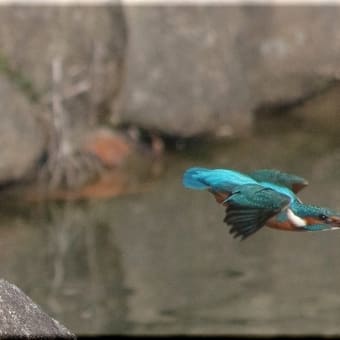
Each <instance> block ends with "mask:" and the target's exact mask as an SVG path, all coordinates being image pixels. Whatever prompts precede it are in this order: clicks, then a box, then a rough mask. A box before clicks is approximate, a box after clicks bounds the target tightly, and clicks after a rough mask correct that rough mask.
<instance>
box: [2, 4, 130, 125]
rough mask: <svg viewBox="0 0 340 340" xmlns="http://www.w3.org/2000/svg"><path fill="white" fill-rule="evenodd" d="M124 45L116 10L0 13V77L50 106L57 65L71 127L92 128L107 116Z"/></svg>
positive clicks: (66, 8) (49, 9)
mask: <svg viewBox="0 0 340 340" xmlns="http://www.w3.org/2000/svg"><path fill="white" fill-rule="evenodd" d="M125 42H126V35H125V21H124V15H123V12H122V7H121V6H120V5H119V4H116V5H113V6H104V5H103V6H54V5H53V6H1V8H0V46H1V50H0V72H1V71H2V73H3V72H7V74H9V75H11V76H12V77H11V79H12V81H13V82H18V80H19V81H21V83H22V82H23V83H24V84H21V86H18V88H19V90H21V91H22V92H23V93H24V94H26V95H27V96H28V97H30V98H31V99H33V100H35V101H38V102H39V103H42V104H46V105H47V106H50V102H51V92H52V91H53V86H54V84H53V79H52V64H53V62H54V61H55V60H59V61H60V62H61V66H62V72H61V90H60V92H61V95H62V96H63V98H64V102H63V105H64V109H65V112H67V117H66V120H67V121H68V124H69V125H71V126H72V127H74V126H77V127H78V126H79V125H88V124H94V123H96V122H97V121H98V120H101V119H104V118H105V117H104V118H103V116H105V115H108V114H109V113H110V110H111V105H112V101H113V99H114V98H115V97H116V95H117V93H118V90H119V88H120V84H121V74H122V63H123V57H124V53H125ZM1 66H2V67H1ZM19 85H20V84H19ZM23 85H24V86H23ZM40 114H41V115H44V114H45V110H44V111H43V112H40Z"/></svg>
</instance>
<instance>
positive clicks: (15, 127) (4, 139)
mask: <svg viewBox="0 0 340 340" xmlns="http://www.w3.org/2000/svg"><path fill="white" fill-rule="evenodd" d="M0 102H1V110H0V145H1V153H0V183H1V182H6V181H11V180H17V179H19V178H21V177H23V176H25V175H26V174H27V173H28V172H29V171H30V170H31V169H32V168H33V166H34V164H35V162H36V161H37V160H38V158H39V157H40V155H41V154H42V152H43V149H44V146H45V145H44V143H45V136H44V133H43V130H42V127H41V125H39V123H38V121H37V120H36V119H35V118H36V117H35V111H34V108H35V106H34V105H33V104H32V103H31V102H30V101H29V100H28V99H27V98H26V97H25V96H24V95H22V93H20V92H18V91H16V90H15V89H14V86H13V84H11V83H10V82H9V81H8V79H7V78H6V77H4V76H3V75H1V73H0Z"/></svg>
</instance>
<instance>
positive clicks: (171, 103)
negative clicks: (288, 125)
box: [121, 5, 340, 136]
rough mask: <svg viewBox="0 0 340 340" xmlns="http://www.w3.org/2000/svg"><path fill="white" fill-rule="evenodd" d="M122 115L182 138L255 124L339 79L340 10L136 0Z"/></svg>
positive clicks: (131, 16) (128, 12) (130, 9)
mask: <svg viewBox="0 0 340 340" xmlns="http://www.w3.org/2000/svg"><path fill="white" fill-rule="evenodd" d="M125 13H126V16H127V23H128V27H129V46H128V57H127V74H126V79H125V85H124V90H123V100H122V105H121V119H122V120H123V121H129V122H131V123H134V124H137V125H143V126H144V127H147V128H153V129H157V130H161V131H163V132H166V133H170V134H177V135H180V136H192V135H199V134H202V133H207V132H213V133H215V134H221V135H225V134H230V133H235V134H240V133H241V132H246V131H248V130H249V129H250V127H251V125H252V120H253V114H252V113H253V112H254V111H255V110H257V109H258V108H259V107H261V106H264V105H267V104H270V105H273V104H281V103H286V102H290V101H294V100H296V99H298V98H301V97H305V96H309V95H310V94H311V93H314V92H315V91H316V92H317V91H319V90H320V89H322V88H324V87H325V86H327V85H328V83H329V82H330V81H332V79H334V78H336V77H339V70H340V58H338V51H339V48H340V46H339V44H340V21H339V20H338V19H339V16H340V7H332V6H309V7H301V6H240V5H236V6H185V7H183V6H158V7H157V6H139V7H138V6H128V7H127V8H126V9H125Z"/></svg>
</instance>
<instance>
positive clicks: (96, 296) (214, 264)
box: [0, 128, 340, 335]
mask: <svg viewBox="0 0 340 340" xmlns="http://www.w3.org/2000/svg"><path fill="white" fill-rule="evenodd" d="M339 150H340V149H339V145H338V142H337V139H336V138H330V137H329V136H328V135H327V134H326V135H320V134H315V133H313V131H309V132H308V131H307V132H304V133H302V132H301V131H298V130H295V131H291V132H285V131H280V129H277V130H276V131H275V132H271V131H270V130H268V129H267V128H266V129H262V130H261V129H260V130H259V133H258V134H257V135H255V136H254V137H251V138H248V139H243V140H240V141H236V140H234V141H230V142H226V143H224V144H220V145H214V144H206V145H200V146H197V147H196V148H190V149H189V150H187V151H183V152H181V153H177V154H173V155H170V156H168V157H167V158H166V160H165V169H166V171H165V172H164V173H163V174H162V176H160V177H159V178H158V179H157V180H154V181H153V183H152V185H151V186H150V188H149V190H145V191H142V192H139V193H136V194H129V195H124V196H119V197H116V198H106V199H97V200H84V201H81V202H54V203H53V202H50V203H35V204H33V203H31V204H23V203H21V202H7V203H5V202H2V208H1V212H0V252H1V253H0V277H1V278H5V279H7V280H8V281H10V282H12V283H14V284H16V285H17V286H19V287H20V288H21V289H22V290H23V291H24V292H25V293H26V294H28V295H29V296H30V297H31V298H32V299H33V300H34V301H35V302H37V303H38V304H40V305H41V306H42V308H43V309H44V310H45V311H46V312H47V313H48V314H50V315H51V316H53V317H54V318H56V319H57V320H59V321H60V322H62V323H63V324H64V325H65V326H67V327H68V328H69V329H70V330H71V331H73V332H75V333H76V334H78V335H79V334H109V333H114V334H222V333H223V334H306V333H308V334H340V323H339V319H340V249H339V248H340V246H339V245H340V232H336V231H334V232H319V233H294V232H283V231H276V230H271V229H269V228H264V229H262V230H260V231H259V232H258V233H256V234H255V235H253V236H252V237H250V238H249V239H247V240H246V241H243V242H240V241H238V240H234V239H233V238H232V237H230V235H229V233H228V227H227V226H226V225H225V224H223V222H222V220H223V218H224V209H223V208H222V207H221V206H218V205H217V204H216V203H215V201H214V199H213V198H212V197H211V196H210V194H209V193H205V192H197V191H191V190H186V189H184V188H183V187H182V185H181V176H182V173H183V171H184V170H185V169H186V168H187V167H190V166H193V165H201V166H208V167H226V168H235V169H238V170H240V171H242V170H244V171H248V170H252V169H256V168H261V167H276V168H279V169H282V170H285V171H291V172H293V173H296V174H298V175H301V176H304V177H305V178H307V179H308V180H309V181H310V183H311V184H310V186H309V187H307V188H306V189H304V191H303V192H302V193H301V198H302V199H303V200H304V201H306V202H310V203H315V204H320V205H324V206H328V207H330V208H335V209H336V208H338V209H339V210H340V193H339V188H340V184H339V180H340V171H339V162H340V153H339Z"/></svg>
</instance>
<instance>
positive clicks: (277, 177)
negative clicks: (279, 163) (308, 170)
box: [249, 169, 308, 193]
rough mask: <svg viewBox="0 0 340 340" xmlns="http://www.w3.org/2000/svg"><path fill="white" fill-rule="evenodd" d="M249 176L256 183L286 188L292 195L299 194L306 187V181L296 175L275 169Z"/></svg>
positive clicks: (257, 171) (254, 172)
mask: <svg viewBox="0 0 340 340" xmlns="http://www.w3.org/2000/svg"><path fill="white" fill-rule="evenodd" d="M249 176H250V177H251V178H253V179H255V180H256V181H257V182H270V183H274V184H277V185H281V186H284V187H287V188H288V189H290V190H292V191H293V192H294V193H297V192H299V191H300V190H302V189H303V188H304V187H306V186H307V185H308V181H307V180H305V179H304V178H302V177H300V176H296V175H292V174H289V173H286V172H282V171H279V170H275V169H260V170H256V171H253V172H251V173H249Z"/></svg>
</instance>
